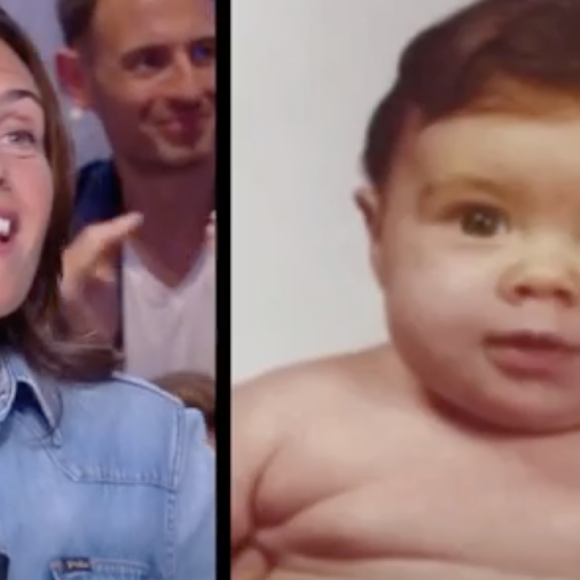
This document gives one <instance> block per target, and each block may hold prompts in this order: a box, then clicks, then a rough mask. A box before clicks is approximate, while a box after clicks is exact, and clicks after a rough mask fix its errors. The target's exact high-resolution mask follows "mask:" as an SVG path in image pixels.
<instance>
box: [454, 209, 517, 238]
mask: <svg viewBox="0 0 580 580" xmlns="http://www.w3.org/2000/svg"><path fill="white" fill-rule="evenodd" d="M459 221H460V224H461V229H462V231H463V233H465V234H467V235H468V236H474V237H480V238H490V237H492V236H496V235H498V234H502V233H505V232H506V231H507V229H508V220H507V217H506V215H505V214H504V212H502V211H500V210H499V209H496V208H494V207H486V206H470V207H467V208H464V209H463V210H462V211H461V213H460V214H459Z"/></svg>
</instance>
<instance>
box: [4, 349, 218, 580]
mask: <svg viewBox="0 0 580 580" xmlns="http://www.w3.org/2000/svg"><path fill="white" fill-rule="evenodd" d="M204 439H205V428H204V425H203V420H202V418H201V415H200V414H199V413H198V412H197V411H194V410H191V409H187V410H186V409H184V407H183V406H182V405H181V403H179V402H178V401H177V400H176V399H174V398H173V397H171V396H169V395H166V394H164V393H162V392H161V391H159V390H157V389H156V388H154V387H153V386H151V385H149V384H148V383H146V382H144V381H140V380H137V379H132V378H128V377H126V376H124V375H121V374H115V375H114V376H113V377H112V379H111V380H110V381H107V382H104V383H99V384H93V385H85V384H59V383H57V382H56V381H55V380H52V379H50V378H47V377H46V376H42V375H39V374H38V373H35V372H33V371H32V370H31V368H30V367H29V366H28V365H27V364H26V362H25V361H24V359H23V357H21V356H20V355H17V354H15V353H13V352H6V351H2V353H1V354H0V471H1V475H0V552H1V553H3V554H7V555H8V556H9V558H10V569H9V573H8V578H9V580H67V579H68V580H209V579H210V578H214V577H215V486H214V480H215V471H214V468H215V456H214V454H213V451H211V449H210V448H209V447H208V446H207V445H206V444H205V441H204Z"/></svg>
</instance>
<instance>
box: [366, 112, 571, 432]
mask: <svg viewBox="0 0 580 580" xmlns="http://www.w3.org/2000/svg"><path fill="white" fill-rule="evenodd" d="M382 195H384V196H386V197H385V199H386V200H387V201H386V203H385V204H384V208H383V209H382V210H380V211H382V214H381V220H382V227H381V228H380V234H379V236H378V237H376V238H375V240H374V246H373V249H374V262H375V267H376V269H377V272H378V275H379V278H380V280H381V283H382V285H383V288H384V291H385V297H386V301H387V304H388V316H389V325H390V329H391V336H392V338H393V341H394V343H395V344H396V346H397V347H398V351H399V352H400V354H401V355H402V357H403V358H404V359H405V361H406V362H407V364H408V365H409V367H410V368H411V370H412V371H413V372H414V373H415V375H416V377H417V378H418V379H419V381H420V383H421V384H422V385H423V386H424V387H425V388H428V389H430V390H431V391H432V392H436V393H438V394H439V395H440V396H442V397H444V398H445V399H447V400H448V401H449V402H453V403H455V405H456V406H459V407H460V408H463V409H464V410H466V411H468V412H469V413H470V414H471V415H478V416H479V417H480V418H484V419H485V420H487V421H491V422H494V423H496V424H500V425H503V426H507V427H511V428H516V429H526V430H541V431H545V430H547V431H549V430H553V429H560V428H567V427H572V426H580V112H578V113H570V114H568V115H567V116H565V117H564V116H561V117H559V118H558V117H550V118H548V117H544V118H539V117H538V118H530V117H527V118H526V117H515V116H513V115H512V116H500V115H494V116H492V115H475V114H472V115H467V114H466V115H464V116H459V117H456V118H454V119H447V120H445V121H442V122H439V123H436V124H433V125H431V126H428V127H426V128H423V129H422V130H419V131H416V132H415V134H414V135H411V136H409V137H408V139H406V142H405V143H404V145H403V147H402V151H401V153H400V156H399V159H398V161H397V163H396V164H395V168H394V173H393V179H392V181H391V183H390V184H389V187H388V191H385V192H382ZM377 211H379V210H377Z"/></svg>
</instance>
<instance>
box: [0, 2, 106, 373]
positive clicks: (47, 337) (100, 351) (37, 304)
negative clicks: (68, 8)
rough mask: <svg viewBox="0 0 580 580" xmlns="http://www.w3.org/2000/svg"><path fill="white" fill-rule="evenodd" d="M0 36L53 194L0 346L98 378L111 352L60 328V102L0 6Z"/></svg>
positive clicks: (63, 194) (63, 197)
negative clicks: (38, 107)
mask: <svg viewBox="0 0 580 580" xmlns="http://www.w3.org/2000/svg"><path fill="white" fill-rule="evenodd" d="M0 39H1V40H2V41H4V42H5V43H6V44H7V45H8V46H9V47H10V48H11V49H12V50H13V51H14V52H15V53H16V54H17V55H18V56H19V57H20V59H21V60H22V62H23V63H24V64H25V65H26V67H27V68H28V69H29V70H30V73H31V75H32V77H33V78H34V80H35V82H36V84H37V86H38V89H39V91H40V95H41V99H42V106H43V109H44V115H45V117H46V126H47V131H46V137H45V143H44V145H45V150H46V155H47V158H48V161H49V164H50V167H51V170H52V180H53V188H54V198H53V205H52V211H51V216H50V222H49V226H48V230H47V234H46V238H45V241H44V247H43V249H42V253H41V257H40V263H39V266H38V270H37V272H36V276H35V278H34V281H33V283H32V286H31V289H30V292H29V294H28V296H27V297H26V299H25V301H24V303H23V304H22V305H21V306H20V307H19V308H18V310H16V311H15V312H14V313H12V314H10V315H9V316H7V317H5V318H3V319H2V320H1V321H0V346H2V347H4V348H6V347H7V348H10V349H12V350H15V351H17V352H19V353H20V354H21V355H22V356H23V357H24V358H25V359H26V360H27V362H28V363H29V364H30V365H31V366H32V367H33V368H34V369H35V370H36V371H38V372H41V373H44V374H48V375H50V376H51V377H53V378H57V379H64V380H83V381H85V380H98V379H101V378H104V377H106V376H107V375H109V374H110V372H111V371H112V369H113V368H114V366H115V364H116V357H115V355H114V353H113V351H112V349H110V348H109V347H108V346H105V345H103V346H102V347H101V346H96V345H95V344H94V343H93V344H89V343H87V344H84V343H80V342H71V341H69V340H67V339H65V338H64V332H60V331H59V329H60V328H61V327H62V320H63V319H64V317H63V316H62V312H61V301H60V298H59V280H60V276H61V271H62V263H61V257H62V251H63V249H64V247H65V244H66V243H67V241H68V233H69V227H70V220H71V208H72V196H73V194H74V190H73V187H74V173H73V171H74V168H73V165H72V160H71V158H72V156H71V146H70V145H71V144H70V142H69V137H68V134H67V131H66V129H65V125H64V123H63V120H62V115H61V112H60V106H59V102H58V98H57V96H56V93H55V90H54V88H53V86H52V83H51V81H50V78H49V76H48V74H47V71H46V69H45V67H44V64H43V63H42V60H41V58H40V56H39V54H38V52H37V51H36V49H35V47H34V45H33V44H32V42H31V41H30V40H29V39H28V37H27V35H26V34H25V33H24V31H23V30H22V29H21V28H20V26H19V25H18V24H17V23H16V22H15V21H14V20H13V19H12V18H11V17H10V16H9V15H8V14H7V13H6V12H5V11H4V10H3V9H2V8H0Z"/></svg>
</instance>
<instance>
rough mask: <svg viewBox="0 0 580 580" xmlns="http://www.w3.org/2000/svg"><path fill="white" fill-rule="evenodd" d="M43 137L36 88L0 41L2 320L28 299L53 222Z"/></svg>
mask: <svg viewBox="0 0 580 580" xmlns="http://www.w3.org/2000/svg"><path fill="white" fill-rule="evenodd" d="M44 133H45V118H44V113H43V108H42V105H41V96H40V93H39V90H38V87H37V86H36V83H35V81H34V79H33V77H32V75H31V73H30V71H29V70H28V69H27V67H26V65H25V64H24V63H23V62H22V61H21V60H20V59H19V57H18V56H17V55H16V53H14V52H13V51H12V49H11V48H10V47H9V46H8V45H7V44H5V43H4V42H3V41H1V40H0V281H1V282H0V317H4V316H6V315H8V314H10V313H12V312H14V311H15V310H17V309H18V308H19V307H20V306H21V304H22V303H23V302H24V300H25V299H26V297H27V295H28V292H29V291H30V288H31V285H32V282H33V279H34V276H35V274H36V270H37V267H38V261H39V258H40V254H41V251H42V246H43V242H44V237H45V234H46V230H47V227H48V223H49V220H50V213H51V208H52V200H53V182H52V173H51V168H50V165H49V162H48V158H47V155H46V151H45V148H44ZM6 226H8V227H9V228H10V233H9V235H7V236H5V235H2V234H3V232H4V228H5V227H6Z"/></svg>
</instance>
